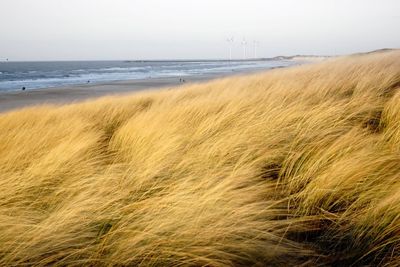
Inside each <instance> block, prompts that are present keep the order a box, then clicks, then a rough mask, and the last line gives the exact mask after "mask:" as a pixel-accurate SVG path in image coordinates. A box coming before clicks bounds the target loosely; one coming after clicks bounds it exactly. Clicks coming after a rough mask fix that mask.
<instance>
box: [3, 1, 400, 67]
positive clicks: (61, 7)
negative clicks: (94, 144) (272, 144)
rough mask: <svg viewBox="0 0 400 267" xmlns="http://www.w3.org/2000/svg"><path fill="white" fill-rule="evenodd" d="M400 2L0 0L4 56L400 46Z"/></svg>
mask: <svg viewBox="0 0 400 267" xmlns="http://www.w3.org/2000/svg"><path fill="white" fill-rule="evenodd" d="M399 25H400V1H399V0H352V1H350V0H279V1H278V0H247V1H244V0H242V1H241V0H0V60H2V59H5V58H9V59H10V60H91V59H175V58H177V59H186V58H191V59H193V58H199V59H204V58H226V57H227V55H228V43H227V42H226V39H227V38H228V37H230V36H234V38H235V43H234V45H233V57H235V58H241V56H242V48H241V46H240V42H241V40H242V39H243V38H246V40H247V41H248V43H249V45H248V52H249V54H252V53H253V52H252V50H253V41H254V40H257V41H259V42H260V44H259V48H258V55H259V56H263V57H270V56H276V55H292V54H346V53H353V52H361V51H369V50H374V49H379V48H384V47H392V48H394V47H397V48H398V47H400V26H399Z"/></svg>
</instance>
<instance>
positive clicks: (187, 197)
mask: <svg viewBox="0 0 400 267" xmlns="http://www.w3.org/2000/svg"><path fill="white" fill-rule="evenodd" d="M399 89H400V52H399V51H389V52H382V53H375V54H369V55H356V56H349V57H344V58H339V59H334V60H329V61H326V62H323V63H318V64H313V65H305V66H301V67H294V68H288V69H282V70H273V71H269V72H267V73H263V74H256V75H251V76H243V77H235V78H226V79H222V80H217V81H213V82H209V83H206V84H201V85H188V86H186V87H184V88H177V89H172V90H161V91H158V92H154V91H152V92H144V93H139V94H134V95H131V96H124V97H122V96H121V97H108V98H101V99H99V100H94V101H87V102H84V103H80V104H73V105H66V106H42V107H34V108H26V109H21V110H19V111H15V112H9V113H4V114H1V115H0V265H1V266H5V265H8V266H11V265H35V266H43V265H78V266H80V265H95V266H104V265H118V266H121V265H132V266H137V265H140V266H170V265H178V266H180V265H184V266H186V265H193V266H227V265H228V266H229V265H235V266H238V265H244V266H249V265H256V266H264V265H267V266H285V265H288V266H290V265H304V266H310V265H311V266H313V265H335V266H337V265H351V264H353V265H355V266H357V265H381V266H394V265H399V266H400V90H399Z"/></svg>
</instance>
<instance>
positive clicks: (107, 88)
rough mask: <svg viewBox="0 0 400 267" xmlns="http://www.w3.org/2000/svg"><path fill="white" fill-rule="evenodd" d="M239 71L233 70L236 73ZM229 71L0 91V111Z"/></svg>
mask: <svg viewBox="0 0 400 267" xmlns="http://www.w3.org/2000/svg"><path fill="white" fill-rule="evenodd" d="M238 74H243V72H242V73H234V74H230V75H231V76H232V75H238ZM227 75H228V74H212V75H196V76H189V77H185V83H182V82H180V81H179V78H178V77H168V78H151V79H138V80H127V81H116V82H108V83H99V84H85V85H75V86H66V87H58V88H46V89H34V90H27V91H22V90H21V91H11V92H1V93H0V112H5V111H10V110H15V109H18V108H23V107H28V106H36V105H43V104H67V103H71V102H78V101H82V100H86V99H89V98H97V97H101V96H106V95H115V94H125V93H132V92H137V91H142V90H151V89H159V88H162V87H169V86H174V87H175V86H179V85H184V84H188V83H194V82H196V83H198V82H204V81H209V80H212V79H217V78H222V77H224V76H227Z"/></svg>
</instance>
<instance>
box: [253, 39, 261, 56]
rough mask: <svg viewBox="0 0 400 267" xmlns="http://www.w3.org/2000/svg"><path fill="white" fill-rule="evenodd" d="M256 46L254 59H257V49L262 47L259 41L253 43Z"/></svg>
mask: <svg viewBox="0 0 400 267" xmlns="http://www.w3.org/2000/svg"><path fill="white" fill-rule="evenodd" d="M253 44H254V58H257V47H258V46H259V45H260V42H259V41H253Z"/></svg>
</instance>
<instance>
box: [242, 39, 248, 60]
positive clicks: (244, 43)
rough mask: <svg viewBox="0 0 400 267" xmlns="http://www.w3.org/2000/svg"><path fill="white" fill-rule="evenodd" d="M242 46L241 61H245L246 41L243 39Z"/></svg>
mask: <svg viewBox="0 0 400 267" xmlns="http://www.w3.org/2000/svg"><path fill="white" fill-rule="evenodd" d="M242 46H243V59H246V46H247V41H246V39H245V38H243V41H242Z"/></svg>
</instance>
